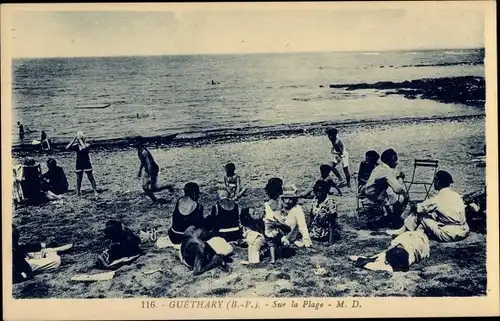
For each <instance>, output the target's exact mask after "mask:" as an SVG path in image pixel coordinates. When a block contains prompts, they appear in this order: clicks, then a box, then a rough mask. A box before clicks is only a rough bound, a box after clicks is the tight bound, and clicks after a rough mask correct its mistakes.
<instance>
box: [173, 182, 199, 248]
mask: <svg viewBox="0 0 500 321" xmlns="http://www.w3.org/2000/svg"><path fill="white" fill-rule="evenodd" d="M199 199H200V187H199V186H198V184H196V183H194V182H189V183H187V184H186V185H185V186H184V196H181V197H180V198H179V199H178V200H177V203H176V204H175V208H174V213H173V214H172V227H170V229H169V230H168V237H169V239H170V242H171V243H172V245H173V246H174V247H176V246H179V245H180V244H181V242H182V238H183V236H184V232H185V231H186V229H187V228H188V227H189V226H191V225H193V226H195V227H197V228H204V227H205V224H206V223H207V222H206V221H205V219H204V217H203V205H201V203H200V202H199Z"/></svg>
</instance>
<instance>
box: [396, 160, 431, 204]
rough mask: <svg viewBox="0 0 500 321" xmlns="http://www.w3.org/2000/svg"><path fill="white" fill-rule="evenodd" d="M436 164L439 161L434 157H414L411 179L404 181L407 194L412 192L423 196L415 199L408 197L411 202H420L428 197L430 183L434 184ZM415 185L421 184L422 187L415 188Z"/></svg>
mask: <svg viewBox="0 0 500 321" xmlns="http://www.w3.org/2000/svg"><path fill="white" fill-rule="evenodd" d="M438 164H439V161H438V160H435V159H415V161H414V163H413V174H412V176H411V180H409V181H404V183H405V186H406V190H407V193H408V195H410V193H413V194H420V195H424V197H423V198H417V199H414V198H413V197H410V199H411V202H412V203H416V202H421V201H424V200H426V199H427V198H429V194H430V192H431V188H432V185H433V184H434V176H435V175H436V172H437V168H438ZM416 186H422V189H420V190H415V187H416ZM412 188H413V189H412Z"/></svg>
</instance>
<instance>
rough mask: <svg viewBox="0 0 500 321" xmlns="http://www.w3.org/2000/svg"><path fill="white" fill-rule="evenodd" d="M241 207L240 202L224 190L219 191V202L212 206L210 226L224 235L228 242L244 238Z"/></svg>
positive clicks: (215, 232)
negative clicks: (231, 197)
mask: <svg viewBox="0 0 500 321" xmlns="http://www.w3.org/2000/svg"><path fill="white" fill-rule="evenodd" d="M240 216H241V209H240V207H239V206H238V204H237V203H236V202H235V201H233V200H232V199H230V198H229V193H228V192H227V191H226V190H225V189H224V190H219V191H218V192H217V202H216V203H215V204H214V205H213V206H212V211H211V214H210V221H211V222H210V226H211V228H212V229H213V234H214V235H217V236H220V237H222V238H223V239H225V240H226V241H227V242H238V241H241V240H242V238H243V232H242V229H241V222H240Z"/></svg>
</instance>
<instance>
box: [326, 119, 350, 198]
mask: <svg viewBox="0 0 500 321" xmlns="http://www.w3.org/2000/svg"><path fill="white" fill-rule="evenodd" d="M326 135H327V136H328V139H329V140H330V142H331V143H332V149H331V151H332V155H333V160H332V171H333V174H334V175H335V176H336V177H337V178H338V180H339V181H340V183H339V187H342V186H347V187H348V188H351V174H350V173H349V153H348V152H347V150H346V149H345V147H344V144H343V143H342V141H341V140H340V139H339V138H338V130H337V129H335V128H329V129H328V130H327V131H326ZM339 163H342V168H343V170H344V175H345V181H343V180H342V177H341V176H340V173H339V171H338V170H337V168H336V166H337V165H338V164H339Z"/></svg>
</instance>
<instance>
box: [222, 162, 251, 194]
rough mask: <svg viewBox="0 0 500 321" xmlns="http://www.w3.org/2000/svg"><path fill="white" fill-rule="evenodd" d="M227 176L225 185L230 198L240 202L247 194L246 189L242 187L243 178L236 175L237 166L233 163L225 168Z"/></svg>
mask: <svg viewBox="0 0 500 321" xmlns="http://www.w3.org/2000/svg"><path fill="white" fill-rule="evenodd" d="M224 169H225V170H226V176H224V185H225V186H226V189H227V191H228V192H229V197H230V198H232V199H234V200H238V199H239V198H240V197H242V196H243V194H244V193H245V192H246V190H247V189H246V188H245V187H243V186H241V178H240V176H239V175H238V174H236V166H235V165H234V164H233V163H227V164H226V166H224Z"/></svg>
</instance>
